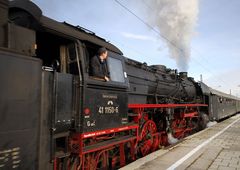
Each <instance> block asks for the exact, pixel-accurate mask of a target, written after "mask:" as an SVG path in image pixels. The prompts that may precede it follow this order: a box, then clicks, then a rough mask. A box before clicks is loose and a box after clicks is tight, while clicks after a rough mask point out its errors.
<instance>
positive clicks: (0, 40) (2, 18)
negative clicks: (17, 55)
mask: <svg viewBox="0 0 240 170" xmlns="http://www.w3.org/2000/svg"><path fill="white" fill-rule="evenodd" d="M7 23H8V0H0V47H5V46H6V39H7V37H6V36H7Z"/></svg>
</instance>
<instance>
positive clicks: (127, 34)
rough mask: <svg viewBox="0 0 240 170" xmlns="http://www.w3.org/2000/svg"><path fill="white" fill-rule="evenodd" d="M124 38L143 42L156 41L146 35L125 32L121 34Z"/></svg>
mask: <svg viewBox="0 0 240 170" xmlns="http://www.w3.org/2000/svg"><path fill="white" fill-rule="evenodd" d="M121 34H122V35H123V36H124V37H125V38H130V39H136V40H144V41H156V39H155V38H153V37H150V36H146V35H139V34H132V33H127V32H122V33H121Z"/></svg>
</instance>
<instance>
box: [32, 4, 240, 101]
mask: <svg viewBox="0 0 240 170" xmlns="http://www.w3.org/2000/svg"><path fill="white" fill-rule="evenodd" d="M159 1H161V0H159ZM179 1H181V0H179ZM189 1H191V0H189ZM33 2H35V3H36V4H37V5H38V6H39V7H40V8H41V9H42V11H43V14H44V15H45V16H48V17H50V18H53V19H55V20H57V21H60V22H62V21H66V22H69V23H71V24H73V25H80V26H82V27H85V28H87V29H89V30H91V31H93V32H95V33H96V34H97V35H99V36H101V37H103V38H105V39H106V40H108V41H110V42H111V43H113V44H114V45H116V46H117V47H118V48H120V49H121V50H122V51H123V53H124V56H126V57H128V58H132V59H135V60H138V61H141V62H146V63H148V65H152V64H162V65H166V66H167V67H169V68H172V69H175V68H177V65H176V62H175V60H173V59H172V58H171V57H170V54H169V51H168V48H167V45H166V43H165V42H164V40H163V39H162V38H161V37H160V35H159V34H157V33H156V32H155V31H153V30H152V29H150V28H149V27H148V26H146V25H145V24H144V23H143V22H141V21H140V20H139V19H137V18H136V16H134V15H133V14H131V13H129V12H128V11H127V10H126V9H124V8H123V7H122V6H120V5H119V4H118V3H117V2H116V1H115V0H91V1H89V0H69V1H66V0H33ZM119 2H121V3H122V4H123V5H125V6H126V7H127V8H128V9H130V10H131V11H132V12H133V13H135V14H136V15H137V16H138V17H139V18H140V19H142V20H143V21H146V22H148V18H147V17H146V16H148V15H149V9H150V10H151V6H150V5H149V4H148V3H149V1H148V0H119ZM148 17H149V16H148ZM153 17H154V16H153ZM239 17H240V1H239V0H199V12H198V20H197V23H196V27H195V28H194V35H193V38H192V41H191V57H190V63H189V67H188V73H189V76H192V77H194V78H195V80H199V79H200V78H199V77H200V74H202V75H203V81H204V82H205V83H207V84H208V85H209V86H211V87H213V88H215V89H217V90H220V91H223V92H226V93H229V92H230V89H231V92H232V94H234V95H238V96H239V97H240V29H239V27H240V19H239ZM149 24H150V25H151V23H149Z"/></svg>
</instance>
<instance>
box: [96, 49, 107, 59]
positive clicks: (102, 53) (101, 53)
mask: <svg viewBox="0 0 240 170" xmlns="http://www.w3.org/2000/svg"><path fill="white" fill-rule="evenodd" d="M98 55H99V56H100V57H101V58H102V59H106V58H107V55H108V51H107V49H106V48H104V47H102V48H99V49H98Z"/></svg>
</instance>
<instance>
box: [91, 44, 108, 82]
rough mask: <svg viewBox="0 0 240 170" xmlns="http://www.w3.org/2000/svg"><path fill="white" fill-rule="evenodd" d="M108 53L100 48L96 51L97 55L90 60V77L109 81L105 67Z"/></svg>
mask: <svg viewBox="0 0 240 170" xmlns="http://www.w3.org/2000/svg"><path fill="white" fill-rule="evenodd" d="M107 56H108V51H107V49H106V48H104V47H102V48H99V49H98V52H97V55H95V56H94V57H93V58H92V59H91V63H90V70H91V76H93V77H96V78H100V79H102V80H105V81H109V72H108V67H107V61H106V59H107Z"/></svg>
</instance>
